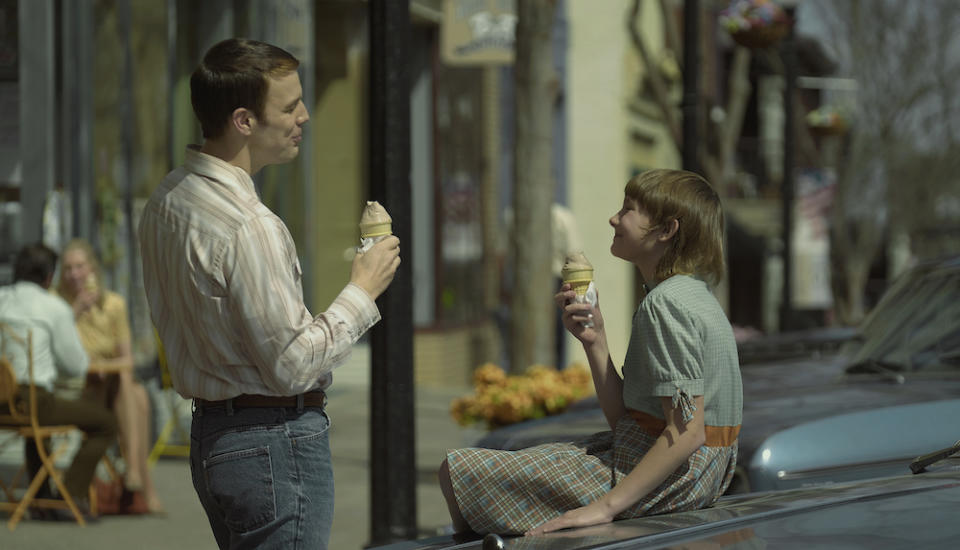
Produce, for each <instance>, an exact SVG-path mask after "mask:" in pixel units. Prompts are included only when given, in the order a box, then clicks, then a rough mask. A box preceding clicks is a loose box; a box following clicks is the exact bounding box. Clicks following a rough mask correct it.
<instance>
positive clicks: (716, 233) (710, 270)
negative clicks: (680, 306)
mask: <svg viewBox="0 0 960 550" xmlns="http://www.w3.org/2000/svg"><path fill="white" fill-rule="evenodd" d="M623 193H624V195H626V197H627V198H629V199H632V200H634V201H636V202H637V204H638V205H639V206H640V207H641V208H643V209H644V210H645V211H646V213H647V215H648V216H650V221H651V223H653V225H654V227H653V228H654V229H656V228H659V227H660V226H662V225H663V224H665V223H667V222H669V221H670V220H677V222H678V226H679V227H678V229H677V233H676V235H675V236H674V238H673V242H672V244H671V246H670V247H669V248H668V249H667V251H666V252H665V253H664V255H663V258H661V259H660V263H658V264H657V270H656V274H655V276H656V278H657V280H658V281H662V280H664V279H666V278H668V277H670V276H672V275H677V274H685V275H696V276H698V277H701V278H703V279H704V280H705V281H706V282H707V283H708V284H710V285H716V284H717V283H719V282H720V281H721V280H722V279H723V275H724V261H723V227H724V225H723V224H724V221H723V207H722V206H721V204H720V197H719V196H717V193H716V191H714V190H713V187H711V186H710V184H709V183H707V180H705V179H703V178H702V177H701V176H699V175H697V174H694V173H693V172H686V171H683V170H663V169H661V170H650V171H647V172H643V173H641V174H638V175H636V176H634V177H632V178H630V181H628V182H627V185H626V187H625V188H624V190H623ZM648 282H652V281H648Z"/></svg>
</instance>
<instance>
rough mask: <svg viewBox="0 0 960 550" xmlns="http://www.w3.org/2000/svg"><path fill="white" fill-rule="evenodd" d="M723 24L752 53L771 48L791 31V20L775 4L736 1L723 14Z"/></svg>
mask: <svg viewBox="0 0 960 550" xmlns="http://www.w3.org/2000/svg"><path fill="white" fill-rule="evenodd" d="M720 24H721V25H722V26H723V28H725V29H726V30H727V32H729V33H730V37H731V38H733V40H734V42H736V43H737V44H740V45H741V46H745V47H747V48H751V49H762V48H769V47H771V46H773V45H774V44H776V43H777V42H779V41H780V40H781V39H783V37H784V36H786V35H787V33H788V32H789V31H790V25H791V21H790V17H789V16H788V15H787V12H786V11H784V9H783V8H782V7H780V5H779V4H777V3H775V2H773V1H772V0H734V1H733V2H731V4H730V5H729V6H728V7H727V8H726V9H725V10H723V11H722V12H721V13H720Z"/></svg>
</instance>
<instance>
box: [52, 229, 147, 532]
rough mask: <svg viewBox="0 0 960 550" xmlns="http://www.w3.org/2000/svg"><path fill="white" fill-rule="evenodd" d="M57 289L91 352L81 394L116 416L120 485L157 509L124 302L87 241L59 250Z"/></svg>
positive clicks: (144, 413) (143, 406)
mask: <svg viewBox="0 0 960 550" xmlns="http://www.w3.org/2000/svg"><path fill="white" fill-rule="evenodd" d="M57 293H59V294H60V296H62V297H63V299H64V300H66V301H67V303H69V304H70V305H71V306H72V307H73V311H74V315H75V317H76V321H77V329H78V331H79V332H80V340H81V341H82V342H83V347H84V348H86V350H87V354H88V355H89V356H90V372H89V374H88V375H87V382H86V387H85V389H84V392H85V393H86V394H87V395H88V396H90V397H92V398H94V399H98V400H101V402H103V403H104V404H105V405H106V406H107V407H108V408H110V409H112V410H113V411H114V414H116V416H117V423H118V427H119V432H120V448H121V452H122V454H123V457H124V461H125V462H126V472H125V474H124V480H123V482H124V486H125V487H126V489H127V490H129V491H131V492H134V493H135V492H139V491H142V494H143V498H144V500H145V501H146V508H147V510H146V511H148V512H151V513H158V512H161V511H162V509H163V507H162V505H161V503H160V499H159V497H158V496H157V493H156V488H155V487H154V485H153V480H152V479H151V477H150V472H149V470H148V468H147V454H148V445H149V441H148V439H149V434H150V428H149V426H150V401H149V399H148V397H147V391H146V389H145V388H144V387H143V385H142V384H140V383H139V382H137V381H136V380H135V379H134V377H133V352H132V349H131V337H130V322H129V320H128V317H127V305H126V302H125V301H124V299H123V297H122V296H120V295H119V294H117V293H115V292H110V291H109V290H106V289H104V288H103V287H102V285H101V279H100V267H99V264H98V262H97V259H96V254H95V253H94V251H93V248H92V247H91V246H90V244H89V243H88V242H86V241H84V240H80V239H77V240H73V241H71V242H69V243H68V244H67V246H66V248H64V250H63V264H62V268H61V273H60V283H59V285H58V286H57ZM130 512H138V510H130ZM139 512H143V510H139Z"/></svg>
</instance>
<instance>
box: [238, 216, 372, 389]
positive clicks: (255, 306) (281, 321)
mask: <svg viewBox="0 0 960 550" xmlns="http://www.w3.org/2000/svg"><path fill="white" fill-rule="evenodd" d="M223 273H224V274H225V285H226V289H227V295H228V300H229V307H230V310H231V313H232V317H233V321H234V324H235V326H236V327H237V330H238V332H239V334H238V335H237V336H238V337H239V338H238V340H239V341H240V342H241V346H242V347H243V348H244V355H245V356H246V357H249V358H251V359H252V361H253V362H254V364H255V366H256V367H257V369H258V372H259V374H260V376H261V379H262V381H263V384H264V385H266V386H267V387H268V388H270V389H271V390H273V391H274V392H276V393H277V394H279V395H290V394H293V393H300V392H303V391H307V390H309V389H311V388H312V387H314V386H315V385H316V383H317V381H318V379H319V378H320V377H322V376H325V375H326V374H328V373H329V372H330V371H331V370H333V369H334V368H335V367H337V366H339V365H340V364H342V363H343V362H344V361H345V360H346V359H347V358H348V357H349V355H350V351H351V348H352V346H353V344H354V343H356V341H357V340H358V339H359V338H360V336H361V335H363V333H364V332H366V331H367V330H369V329H370V327H372V326H373V325H374V324H376V322H377V321H379V320H380V312H379V310H378V309H377V306H376V304H375V303H374V301H373V300H372V299H371V298H370V296H369V295H367V293H366V292H365V291H364V290H363V289H361V288H360V287H357V286H355V285H352V284H348V285H347V286H346V287H345V288H344V289H343V290H342V291H341V292H340V294H339V295H338V296H337V298H336V299H335V300H334V301H333V303H332V304H331V305H330V307H329V308H328V309H327V311H325V312H323V313H321V314H319V315H317V316H316V317H312V316H311V315H310V312H309V311H308V310H307V307H306V306H305V305H304V303H303V287H302V282H301V272H300V266H299V262H298V260H297V256H296V249H295V247H294V245H293V240H292V238H291V237H290V234H289V232H288V231H287V229H286V227H285V226H284V225H283V224H282V222H280V220H279V219H277V218H275V217H266V216H263V217H259V218H255V219H252V220H249V221H247V222H246V223H245V224H244V226H243V227H242V228H241V230H240V231H239V232H238V233H237V236H236V240H235V242H234V246H232V247H229V249H228V250H227V252H226V253H225V256H224V258H223Z"/></svg>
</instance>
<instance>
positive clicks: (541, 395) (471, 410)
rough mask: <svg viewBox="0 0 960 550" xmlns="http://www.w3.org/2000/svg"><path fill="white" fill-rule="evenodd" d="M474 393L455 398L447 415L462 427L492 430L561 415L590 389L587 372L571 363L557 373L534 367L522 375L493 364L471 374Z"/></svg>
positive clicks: (483, 366)
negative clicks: (473, 425) (509, 373)
mask: <svg viewBox="0 0 960 550" xmlns="http://www.w3.org/2000/svg"><path fill="white" fill-rule="evenodd" d="M473 385H474V392H473V393H472V394H470V395H466V396H464V397H459V398H457V399H454V400H453V402H452V403H451V404H450V414H451V415H452V416H453V418H454V420H456V421H457V423H458V424H460V425H461V426H469V425H471V424H474V423H478V422H483V423H485V424H486V426H487V428H489V429H493V428H498V427H501V426H506V425H509V424H513V423H516V422H523V421H524V420H530V419H534V418H542V417H544V416H547V415H552V414H558V413H560V412H563V411H564V410H565V409H566V408H567V407H568V406H569V405H570V404H571V403H573V402H574V401H577V400H578V399H581V398H583V397H586V396H587V395H589V394H590V392H591V390H592V388H593V382H592V377H591V375H590V370H589V369H588V368H587V367H586V366H584V365H581V364H573V365H570V366H569V367H567V368H566V369H564V370H563V371H558V370H557V369H555V368H553V367H547V366H544V365H534V366H532V367H530V368H528V369H527V371H526V372H525V373H524V374H522V375H508V374H507V373H505V372H504V371H503V369H501V368H500V367H498V366H497V365H494V364H493V363H487V364H485V365H482V366H480V367H478V368H477V369H476V370H475V371H474V373H473Z"/></svg>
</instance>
